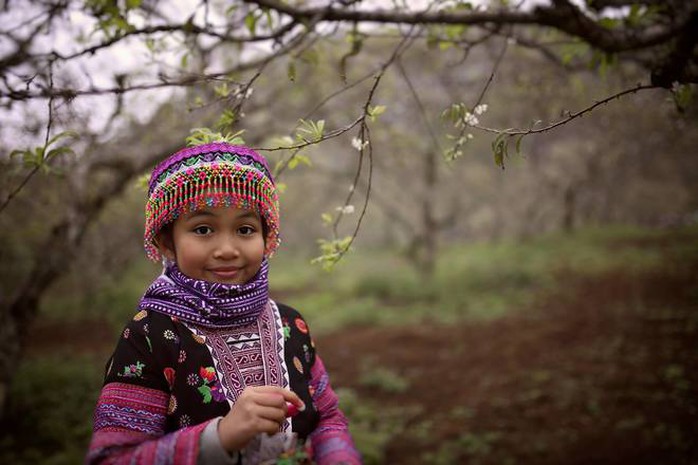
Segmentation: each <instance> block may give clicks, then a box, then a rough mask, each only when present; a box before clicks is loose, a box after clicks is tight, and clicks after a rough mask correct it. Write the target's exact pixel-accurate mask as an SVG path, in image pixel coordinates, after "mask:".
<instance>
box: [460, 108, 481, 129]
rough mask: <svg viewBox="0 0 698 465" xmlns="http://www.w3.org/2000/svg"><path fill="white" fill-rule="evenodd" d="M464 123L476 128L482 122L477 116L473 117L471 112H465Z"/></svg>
mask: <svg viewBox="0 0 698 465" xmlns="http://www.w3.org/2000/svg"><path fill="white" fill-rule="evenodd" d="M463 121H465V124H467V125H468V126H475V125H477V124H478V123H479V122H480V120H479V119H477V116H475V115H473V114H472V113H470V112H469V111H466V112H465V116H463Z"/></svg>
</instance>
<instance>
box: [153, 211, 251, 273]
mask: <svg viewBox="0 0 698 465" xmlns="http://www.w3.org/2000/svg"><path fill="white" fill-rule="evenodd" d="M158 242H159V244H160V251H161V253H162V254H163V255H164V256H165V257H167V258H168V259H170V260H173V261H175V262H176V263H177V266H178V267H179V270H180V271H181V272H182V273H184V274H185V275H187V276H189V277H190V278H194V279H201V280H205V281H211V282H216V283H224V284H244V283H246V282H247V281H249V280H250V279H252V278H253V277H254V275H255V274H257V271H259V268H260V267H261V265H262V260H263V258H264V234H263V232H262V221H261V219H260V217H259V215H258V214H257V213H256V212H254V211H251V210H240V209H237V208H232V207H221V208H204V209H202V210H197V211H194V212H191V213H187V214H185V215H182V216H180V217H179V218H177V219H176V220H175V221H174V223H173V224H172V228H171V234H170V235H169V237H167V235H163V236H162V237H161V238H160V240H159V241H158Z"/></svg>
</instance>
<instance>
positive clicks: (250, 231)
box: [238, 226, 255, 236]
mask: <svg viewBox="0 0 698 465" xmlns="http://www.w3.org/2000/svg"><path fill="white" fill-rule="evenodd" d="M238 232H239V233H240V234H242V235H243V236H249V235H251V234H254V233H255V229H254V228H253V227H252V226H241V227H240V228H238Z"/></svg>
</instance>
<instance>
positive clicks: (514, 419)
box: [317, 244, 698, 465]
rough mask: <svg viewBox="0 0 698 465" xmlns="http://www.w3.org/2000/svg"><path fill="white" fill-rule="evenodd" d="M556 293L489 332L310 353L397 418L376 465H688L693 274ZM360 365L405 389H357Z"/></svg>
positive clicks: (341, 345) (424, 334)
mask: <svg viewBox="0 0 698 465" xmlns="http://www.w3.org/2000/svg"><path fill="white" fill-rule="evenodd" d="M646 245H650V246H662V244H625V245H624V246H646ZM559 282H560V284H561V287H560V292H558V294H557V295H547V296H544V297H543V298H541V299H540V300H539V303H538V304H537V305H535V306H533V308H529V309H527V310H525V311H523V312H521V313H520V314H519V315H518V316H511V317H507V318H504V319H502V320H499V321H495V322H489V323H480V324H472V323H471V324H467V323H466V324H459V325H454V326H448V327H444V326H436V325H433V324H424V325H422V326H420V327H409V328H397V329H396V328H363V329H356V330H347V331H344V332H342V333H339V334H333V335H331V336H327V337H324V338H320V339H319V340H318V341H317V343H318V347H319V350H320V353H321V354H322V356H323V359H324V360H325V363H326V365H327V366H328V370H329V371H330V373H331V375H332V378H333V384H335V385H337V386H348V387H351V388H354V389H356V390H357V391H358V393H359V398H360V399H367V400H368V401H375V402H376V403H375V405H376V408H378V409H383V410H384V411H385V415H386V416H387V417H390V416H391V415H393V414H396V415H398V416H400V413H399V412H400V410H398V409H402V410H401V411H402V412H403V413H402V415H401V416H400V418H402V423H400V424H399V426H400V427H399V428H398V434H397V435H396V436H395V437H394V438H393V439H392V440H391V441H390V442H389V446H388V450H387V456H386V457H385V463H388V464H420V463H439V464H451V463H453V464H456V463H457V464H460V463H469V464H472V463H483V464H485V463H486V464H507V463H518V464H521V463H527V464H537V465H540V464H634V465H640V464H669V463H672V464H680V463H686V464H696V463H698V351H697V350H696V349H698V344H697V343H698V263H695V262H693V263H691V262H690V261H687V260H684V259H683V258H681V257H667V263H666V269H664V270H662V271H657V272H653V273H650V274H640V273H637V274H628V272H627V271H626V272H625V273H620V272H616V273H609V274H607V275H605V276H597V277H594V278H586V279H585V278H582V277H579V276H573V275H560V276H559ZM367 356H368V357H370V359H371V366H373V367H376V366H379V367H386V368H389V369H391V370H394V371H395V372H397V373H398V374H400V375H402V376H403V377H405V378H406V379H407V380H408V381H409V386H410V387H409V389H407V390H406V391H405V392H403V393H400V394H389V393H387V392H385V391H386V389H383V390H382V389H380V385H378V387H376V385H375V383H374V384H373V385H372V386H367V383H366V382H361V379H362V378H361V377H362V373H364V374H365V372H366V366H365V365H366V364H365V363H357V360H359V359H365V358H366V357H367ZM396 411H397V412H398V413H395V412H396ZM378 418H379V419H378V420H377V421H381V420H380V418H381V416H380V415H379V417H378ZM383 421H387V420H383Z"/></svg>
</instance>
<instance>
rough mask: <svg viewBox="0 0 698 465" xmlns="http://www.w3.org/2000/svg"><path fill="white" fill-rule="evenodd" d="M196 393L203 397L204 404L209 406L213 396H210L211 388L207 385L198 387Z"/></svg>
mask: <svg viewBox="0 0 698 465" xmlns="http://www.w3.org/2000/svg"><path fill="white" fill-rule="evenodd" d="M198 391H199V392H200V393H201V395H202V396H203V397H204V404H210V403H211V399H213V396H212V395H211V388H210V387H208V386H207V385H203V386H199V389H198Z"/></svg>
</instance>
